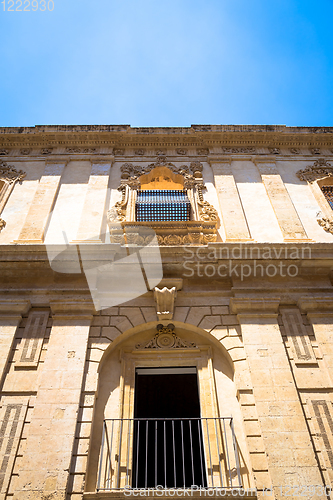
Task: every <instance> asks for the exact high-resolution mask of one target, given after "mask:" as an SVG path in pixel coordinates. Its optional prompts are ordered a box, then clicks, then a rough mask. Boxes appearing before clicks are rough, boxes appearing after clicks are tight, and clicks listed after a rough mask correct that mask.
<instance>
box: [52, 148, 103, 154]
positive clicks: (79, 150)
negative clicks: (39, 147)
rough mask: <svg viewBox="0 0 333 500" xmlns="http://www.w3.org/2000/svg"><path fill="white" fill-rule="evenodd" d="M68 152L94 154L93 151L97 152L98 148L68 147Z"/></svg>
mask: <svg viewBox="0 0 333 500" xmlns="http://www.w3.org/2000/svg"><path fill="white" fill-rule="evenodd" d="M66 153H69V154H78V153H83V154H92V153H97V148H66ZM44 154H45V153H44ZM46 154H47V153H46Z"/></svg>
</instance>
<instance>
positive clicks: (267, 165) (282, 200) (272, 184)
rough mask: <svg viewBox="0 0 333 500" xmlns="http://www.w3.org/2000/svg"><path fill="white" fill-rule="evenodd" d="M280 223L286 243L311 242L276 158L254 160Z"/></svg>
mask: <svg viewBox="0 0 333 500" xmlns="http://www.w3.org/2000/svg"><path fill="white" fill-rule="evenodd" d="M254 162H255V164H256V165H257V168H258V170H259V172H260V175H261V179H262V182H263V184H264V186H265V188H266V191H267V194H268V197H269V199H270V202H271V204H272V207H273V210H274V212H275V215H276V218H277V221H278V223H279V226H280V229H281V232H282V235H283V238H284V241H298V240H301V241H304V240H305V241H311V240H309V238H308V236H307V234H306V232H305V229H304V227H303V225H302V222H301V221H300V218H299V217H298V214H297V212H296V209H295V207H294V205H293V202H292V201H291V199H290V196H289V193H288V191H287V189H286V186H285V185H284V182H283V180H282V179H281V176H280V174H279V172H278V170H277V168H276V165H275V158H267V157H266V158H256V159H255V160H254Z"/></svg>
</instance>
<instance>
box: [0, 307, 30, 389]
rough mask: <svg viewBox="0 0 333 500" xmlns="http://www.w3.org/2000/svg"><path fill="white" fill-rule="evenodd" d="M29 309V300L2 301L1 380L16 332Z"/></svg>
mask: <svg viewBox="0 0 333 500" xmlns="http://www.w3.org/2000/svg"><path fill="white" fill-rule="evenodd" d="M29 309H30V301H29V300H15V302H14V301H13V300H1V301H0V381H2V380H3V377H4V373H5V370H6V366H7V362H8V358H9V355H10V352H11V349H12V345H13V340H14V337H15V332H16V329H17V327H18V326H19V324H20V321H21V319H22V314H25V313H27V312H28V311H29Z"/></svg>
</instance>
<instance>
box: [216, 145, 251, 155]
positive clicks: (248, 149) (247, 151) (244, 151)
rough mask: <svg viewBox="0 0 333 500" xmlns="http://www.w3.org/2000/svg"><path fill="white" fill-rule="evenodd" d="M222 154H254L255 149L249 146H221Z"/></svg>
mask: <svg viewBox="0 0 333 500" xmlns="http://www.w3.org/2000/svg"><path fill="white" fill-rule="evenodd" d="M222 153H226V154H238V153H241V154H255V153H256V148H253V147H251V146H248V147H239V148H235V147H228V146H223V147H222Z"/></svg>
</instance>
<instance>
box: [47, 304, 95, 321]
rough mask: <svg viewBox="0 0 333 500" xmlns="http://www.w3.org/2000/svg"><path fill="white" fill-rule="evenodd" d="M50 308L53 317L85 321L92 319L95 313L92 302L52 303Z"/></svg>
mask: <svg viewBox="0 0 333 500" xmlns="http://www.w3.org/2000/svg"><path fill="white" fill-rule="evenodd" d="M50 308H51V312H52V316H53V317H60V318H70V317H72V316H75V317H78V316H79V317H81V318H84V319H90V318H92V315H93V314H94V313H95V308H94V305H93V303H92V302H90V301H89V302H88V301H87V300H77V301H74V300H72V301H62V300H54V301H50Z"/></svg>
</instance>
